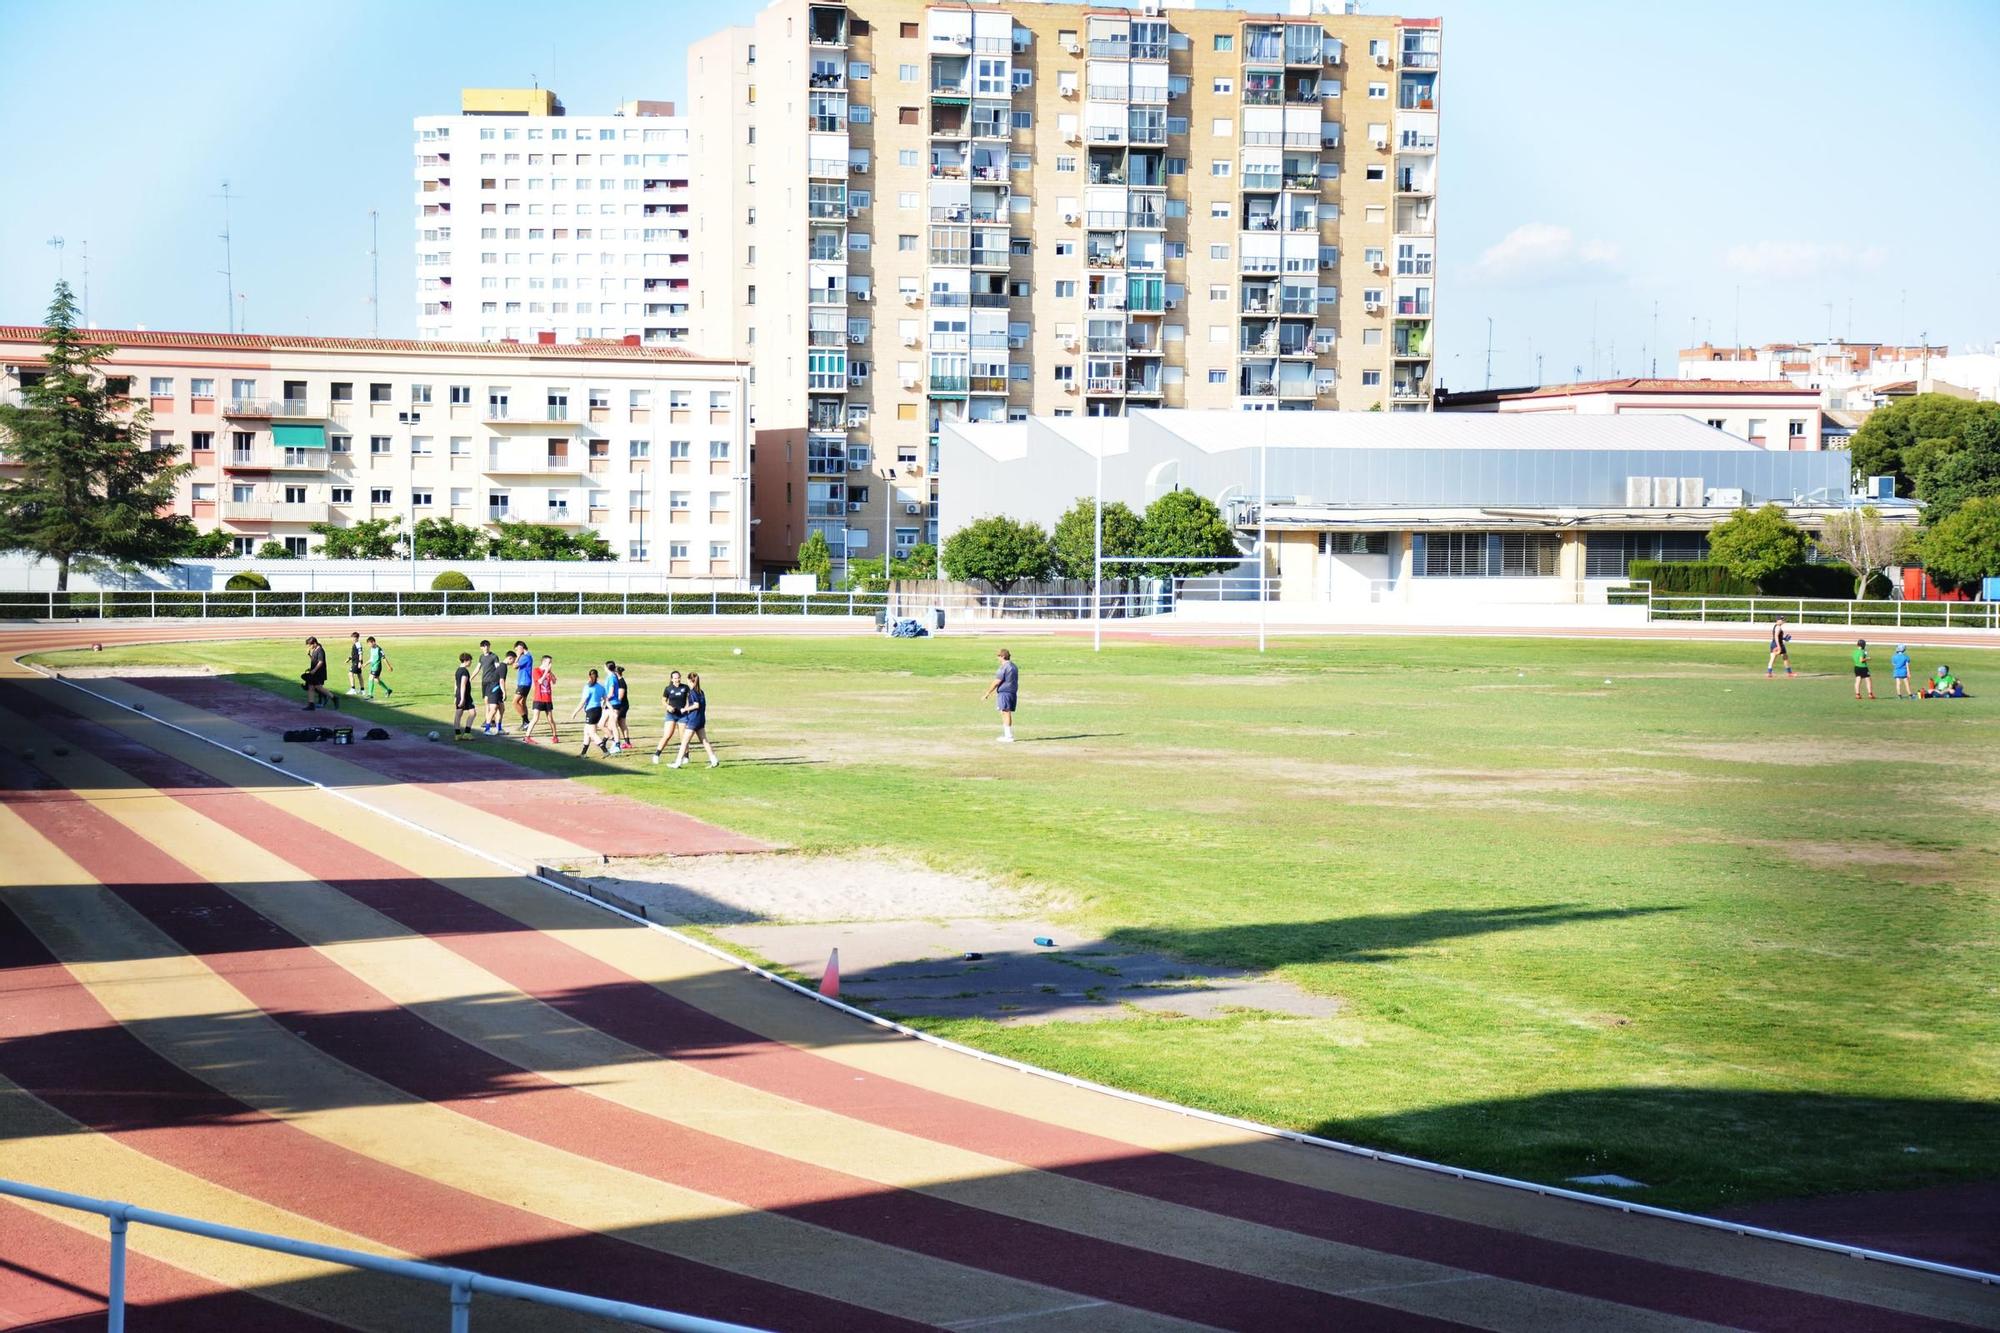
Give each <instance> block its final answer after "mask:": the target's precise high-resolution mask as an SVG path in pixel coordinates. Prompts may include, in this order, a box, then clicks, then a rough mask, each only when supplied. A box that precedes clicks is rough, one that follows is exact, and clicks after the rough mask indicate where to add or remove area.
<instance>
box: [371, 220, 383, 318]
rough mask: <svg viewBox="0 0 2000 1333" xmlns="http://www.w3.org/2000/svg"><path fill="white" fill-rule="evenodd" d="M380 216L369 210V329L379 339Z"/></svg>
mask: <svg viewBox="0 0 2000 1333" xmlns="http://www.w3.org/2000/svg"><path fill="white" fill-rule="evenodd" d="M378 216H379V215H378V213H377V212H376V210H375V209H372V208H371V209H369V210H368V318H369V325H368V327H369V329H370V331H371V332H372V333H373V334H374V336H375V337H377V338H379V337H381V336H382V249H381V239H382V237H381V224H380V222H379V221H378V220H377V219H378Z"/></svg>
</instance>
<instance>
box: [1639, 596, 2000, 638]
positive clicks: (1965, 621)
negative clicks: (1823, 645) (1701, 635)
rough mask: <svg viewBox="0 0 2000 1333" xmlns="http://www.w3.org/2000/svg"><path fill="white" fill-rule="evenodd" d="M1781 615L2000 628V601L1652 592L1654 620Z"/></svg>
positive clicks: (1864, 625) (1733, 621)
mask: <svg viewBox="0 0 2000 1333" xmlns="http://www.w3.org/2000/svg"><path fill="white" fill-rule="evenodd" d="M1779 616H1783V617H1784V618H1785V619H1786V620H1787V621H1789V622H1791V623H1792V624H1794V625H1847V626H1853V627H1855V628H1859V629H1869V628H1884V629H1989V630H1991V629H2000V602H1912V601H1906V600H1897V601H1887V602H1856V601H1842V600H1839V599H1828V598H1819V597H1674V596H1664V597H1663V596H1660V595H1658V594H1651V593H1649V594H1648V595H1647V597H1646V619H1647V620H1648V621H1651V622H1655V623H1692V624H1698V625H1742V624H1757V623H1760V622H1761V623H1768V622H1770V621H1772V620H1775V619H1777V618H1778V617H1779Z"/></svg>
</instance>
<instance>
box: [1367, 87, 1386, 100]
mask: <svg viewBox="0 0 2000 1333" xmlns="http://www.w3.org/2000/svg"><path fill="white" fill-rule="evenodd" d="M1388 96H1389V85H1388V84H1386V83H1371V84H1369V85H1368V100H1369V101H1371V102H1380V101H1383V100H1384V99H1386V98H1387V97H1388Z"/></svg>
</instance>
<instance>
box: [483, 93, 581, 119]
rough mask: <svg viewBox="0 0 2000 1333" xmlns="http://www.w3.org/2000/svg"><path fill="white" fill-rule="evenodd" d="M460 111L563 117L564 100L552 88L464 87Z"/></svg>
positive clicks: (494, 114) (497, 114)
mask: <svg viewBox="0 0 2000 1333" xmlns="http://www.w3.org/2000/svg"><path fill="white" fill-rule="evenodd" d="M458 109H459V111H460V112H462V113H463V114H465V115H468V116H560V115H561V114H562V113H563V106H562V101H561V99H559V98H558V97H557V96H556V95H555V92H554V91H553V90H552V89H548V88H461V89H460V90H459V93H458Z"/></svg>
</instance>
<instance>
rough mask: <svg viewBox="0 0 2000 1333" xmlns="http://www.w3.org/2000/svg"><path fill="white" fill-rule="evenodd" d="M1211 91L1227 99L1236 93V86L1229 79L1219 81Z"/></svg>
mask: <svg viewBox="0 0 2000 1333" xmlns="http://www.w3.org/2000/svg"><path fill="white" fill-rule="evenodd" d="M1210 91H1212V92H1214V93H1215V94H1217V95H1218V96H1221V97H1227V96H1229V94H1230V93H1232V92H1234V91H1236V85H1235V83H1234V82H1232V81H1231V80H1229V79H1217V80H1216V81H1215V82H1214V83H1213V84H1212V85H1210Z"/></svg>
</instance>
